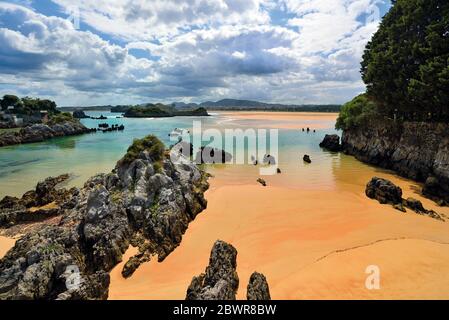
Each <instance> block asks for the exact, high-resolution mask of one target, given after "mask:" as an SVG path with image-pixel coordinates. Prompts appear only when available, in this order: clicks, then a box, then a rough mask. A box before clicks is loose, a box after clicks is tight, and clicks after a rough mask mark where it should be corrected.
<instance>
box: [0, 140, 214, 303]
mask: <svg viewBox="0 0 449 320" xmlns="http://www.w3.org/2000/svg"><path fill="white" fill-rule="evenodd" d="M149 137H150V139H147V138H148V137H147V138H145V139H143V140H141V141H140V143H141V144H140V145H139V148H141V149H139V148H137V147H135V146H134V145H133V146H134V148H133V147H131V148H130V150H133V152H132V153H130V152H129V151H128V153H127V155H126V156H125V157H124V158H123V159H122V160H120V161H119V162H118V163H117V165H116V167H115V169H114V170H113V171H112V172H111V173H109V174H99V175H97V176H94V177H92V178H91V179H89V180H88V181H87V182H86V183H85V185H84V187H83V188H81V189H79V190H72V191H70V192H61V194H62V195H64V197H66V198H67V199H62V198H58V193H57V192H50V193H51V194H52V195H53V196H54V197H56V198H58V199H55V200H54V199H49V200H54V201H56V202H57V204H58V208H60V210H61V212H60V214H61V219H60V222H59V223H58V224H56V225H44V226H43V227H42V228H40V229H39V230H37V231H35V232H32V233H29V234H27V235H25V236H23V237H22V238H21V239H20V240H18V241H17V242H16V245H15V246H14V248H13V249H11V250H10V251H9V252H8V253H7V254H6V256H5V257H4V258H3V259H2V260H0V300H1V299H106V298H107V297H108V287H109V272H110V271H111V270H112V268H113V267H114V266H116V265H117V264H118V263H119V262H120V261H121V260H122V255H123V253H124V252H125V251H126V250H127V249H128V247H129V246H130V245H133V246H135V247H138V249H139V252H138V254H137V255H136V256H134V257H132V258H131V259H130V260H129V261H128V262H127V263H126V265H125V267H124V269H123V272H122V273H123V275H124V276H129V275H131V274H132V273H133V272H134V271H135V270H136V269H137V268H138V266H139V265H140V264H141V263H143V262H145V261H148V260H150V259H151V258H152V257H153V256H157V257H158V260H159V261H162V260H164V259H165V258H166V257H167V255H169V254H170V253H171V252H172V251H173V250H174V249H175V248H176V247H177V246H178V245H179V244H180V242H181V239H182V236H183V234H184V233H185V231H186V229H187V227H188V224H189V222H191V221H192V220H193V219H194V218H195V217H196V215H197V214H198V213H200V212H201V211H202V210H204V209H205V208H206V205H207V202H206V200H205V198H204V192H205V191H206V190H207V189H208V187H209V185H208V183H207V178H208V175H207V174H206V173H205V172H203V171H202V170H200V169H199V168H198V167H197V166H196V165H195V164H193V163H191V162H190V160H188V159H187V158H185V157H183V156H182V155H179V154H178V155H177V156H176V158H177V161H175V162H172V160H171V159H173V158H174V157H170V153H169V152H168V151H163V152H162V153H161V152H156V151H155V150H156V149H155V148H154V147H155V144H157V143H160V142H159V141H158V140H157V139H156V138H155V137H152V136H149ZM136 150H139V151H140V152H138V153H135V151H136ZM172 152H176V151H172ZM51 185H52V184H51ZM51 189H52V188H51ZM52 190H53V189H52ZM67 195H69V196H67ZM11 199H12V198H10V197H9V200H8V199H6V200H4V201H2V203H3V207H2V208H0V212H3V211H5V210H9V209H7V208H5V206H10V205H9V203H11V201H10V200H11ZM22 200H23V198H22V199H21V200H19V199H16V200H15V201H16V204H17V205H18V206H23V207H26V205H25V204H24V203H23V201H22ZM58 200H59V201H58ZM45 202H47V200H46V201H45ZM13 203H14V201H13ZM12 207H14V205H12ZM11 210H13V209H11ZM9 223H14V221H13V220H9ZM15 223H17V221H15Z"/></svg>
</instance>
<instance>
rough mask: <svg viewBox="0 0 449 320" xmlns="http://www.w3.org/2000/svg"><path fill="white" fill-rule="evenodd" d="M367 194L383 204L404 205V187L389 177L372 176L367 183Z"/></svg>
mask: <svg viewBox="0 0 449 320" xmlns="http://www.w3.org/2000/svg"><path fill="white" fill-rule="evenodd" d="M365 194H366V196H367V197H368V198H371V199H375V200H377V201H379V202H380V203H381V204H391V205H397V204H400V205H402V189H401V188H399V187H398V186H396V185H395V184H393V183H392V182H391V181H389V180H387V179H382V178H378V177H374V178H372V179H371V181H370V182H369V183H368V184H367V185H366V190H365Z"/></svg>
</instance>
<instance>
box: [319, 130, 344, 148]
mask: <svg viewBox="0 0 449 320" xmlns="http://www.w3.org/2000/svg"><path fill="white" fill-rule="evenodd" d="M320 147H321V148H323V149H326V150H329V151H332V152H338V151H341V144H340V137H339V136H338V135H336V134H326V135H325V136H324V139H323V141H322V142H321V143H320Z"/></svg>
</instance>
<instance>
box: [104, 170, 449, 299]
mask: <svg viewBox="0 0 449 320" xmlns="http://www.w3.org/2000/svg"><path fill="white" fill-rule="evenodd" d="M367 168H369V167H367ZM287 174H288V173H285V175H287ZM375 174H377V175H380V176H383V177H386V178H389V179H391V180H393V181H394V182H395V183H397V184H398V185H400V186H401V187H402V188H403V189H404V196H405V197H408V196H414V197H418V196H417V195H416V194H415V192H414V188H416V187H417V186H416V185H415V184H410V183H409V182H407V181H406V180H404V179H401V178H398V177H396V176H393V175H390V174H388V173H383V174H379V172H374V169H372V168H369V169H367V170H366V173H365V174H364V175H361V176H360V175H359V176H358V177H351V176H349V177H348V179H351V180H352V182H354V180H355V181H363V183H358V184H356V185H354V184H347V185H346V184H344V183H342V184H341V185H339V188H338V189H339V190H338V192H335V191H337V190H331V191H317V190H303V189H299V188H288V187H284V186H276V184H278V183H276V179H277V177H268V178H266V180H267V181H268V185H269V186H268V187H266V188H263V187H261V186H259V185H258V184H257V183H256V182H254V183H252V184H245V185H235V184H232V183H231V184H229V183H228V181H227V180H226V179H220V177H219V176H217V178H214V179H212V180H211V183H212V186H211V189H210V190H209V191H208V192H207V199H208V201H209V206H208V209H207V210H205V211H204V212H203V213H201V214H200V215H199V216H198V217H197V219H196V220H195V221H194V222H193V223H192V224H191V225H190V227H189V229H188V231H187V233H186V235H185V236H184V239H183V241H182V244H181V246H180V247H179V248H177V249H176V250H175V251H174V252H173V253H172V254H171V255H170V256H169V257H168V258H167V259H166V260H165V261H164V262H163V263H157V262H156V261H155V260H153V261H151V262H149V263H147V264H145V265H143V266H141V268H140V269H138V270H137V272H136V273H135V274H134V275H133V277H131V278H130V279H127V280H125V279H123V278H122V277H121V275H120V272H121V268H122V265H123V264H121V265H119V266H118V267H116V268H115V269H114V270H113V271H112V274H111V275H112V283H111V287H110V299H183V298H184V297H185V293H186V289H187V287H188V285H189V283H190V280H191V278H192V277H193V276H194V275H198V274H200V273H201V272H203V271H204V268H205V267H206V265H207V264H208V258H209V253H210V249H211V247H212V245H213V243H214V241H215V240H217V239H221V240H224V241H228V242H230V243H232V244H233V245H234V246H235V247H236V248H237V250H238V274H239V276H240V290H239V298H240V299H243V298H244V297H245V294H246V285H247V283H248V280H249V277H250V275H251V273H252V272H253V271H259V272H262V273H264V274H265V275H266V276H267V278H268V281H269V284H270V290H271V294H272V297H273V298H274V299H344V298H348V299H352V298H354V299H359V298H360V299H372V298H385V299H406V298H411V299H414V298H423V299H425V298H436V299H440V298H444V299H447V298H449V290H448V289H449V260H448V258H449V232H448V231H449V222H439V221H437V220H434V219H431V218H427V217H423V216H419V215H417V214H414V213H406V214H403V213H400V212H399V211H396V210H394V209H393V208H391V207H390V206H385V205H380V204H379V203H377V202H376V201H372V200H369V199H367V198H366V197H365V195H364V185H365V183H366V182H367V181H368V180H369V178H371V177H372V176H373V175H375ZM283 175H284V174H283ZM418 198H420V197H418ZM420 199H421V200H422V201H423V203H424V205H425V206H427V207H428V208H432V209H435V210H436V211H437V212H440V213H445V214H449V209H448V208H438V207H435V205H434V204H433V203H432V202H430V201H428V200H426V199H422V198H420ZM446 243H447V244H446ZM130 251H135V249H131V250H130ZM130 254H131V252H130V253H129V254H128V256H129V255H130ZM125 258H126V257H125ZM369 265H377V266H379V267H380V270H381V289H380V290H376V291H370V290H367V289H366V287H365V279H366V276H367V275H366V274H365V269H366V267H367V266H369Z"/></svg>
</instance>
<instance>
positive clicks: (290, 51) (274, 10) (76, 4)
mask: <svg viewBox="0 0 449 320" xmlns="http://www.w3.org/2000/svg"><path fill="white" fill-rule="evenodd" d="M390 6H391V5H390V1H389V0H96V1H91V0H78V1H74V0H16V1H0V96H3V95H4V94H10V93H11V94H16V95H19V96H21V97H22V96H35V97H42V98H48V99H52V100H55V101H56V102H57V104H58V105H59V106H89V105H118V104H137V103H146V102H164V103H170V102H173V101H183V102H187V103H188V102H202V101H208V100H213V101H216V100H219V99H223V98H234V99H250V100H258V101H264V102H273V103H289V104H333V103H344V102H346V101H348V100H350V99H352V98H353V97H354V96H356V95H357V94H359V93H361V92H363V91H364V90H365V86H364V84H363V82H362V81H361V77H360V61H361V57H362V55H363V51H364V48H365V46H366V44H367V43H368V41H369V40H370V39H371V37H372V35H373V33H374V32H375V31H376V30H377V28H378V26H379V22H380V20H381V18H382V17H383V16H384V15H385V14H386V12H388V10H389V8H390Z"/></svg>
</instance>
